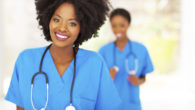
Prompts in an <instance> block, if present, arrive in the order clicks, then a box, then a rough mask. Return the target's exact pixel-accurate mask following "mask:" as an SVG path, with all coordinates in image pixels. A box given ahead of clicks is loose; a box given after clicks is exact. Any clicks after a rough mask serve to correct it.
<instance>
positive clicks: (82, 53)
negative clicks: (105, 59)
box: [78, 48, 102, 61]
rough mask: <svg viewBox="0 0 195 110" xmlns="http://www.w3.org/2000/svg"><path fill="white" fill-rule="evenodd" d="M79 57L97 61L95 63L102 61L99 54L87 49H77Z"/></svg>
mask: <svg viewBox="0 0 195 110" xmlns="http://www.w3.org/2000/svg"><path fill="white" fill-rule="evenodd" d="M78 56H79V57H83V58H87V59H90V60H97V61H102V57H101V55H100V54H99V53H97V52H95V51H92V50H87V49H81V48H80V49H79V54H78Z"/></svg>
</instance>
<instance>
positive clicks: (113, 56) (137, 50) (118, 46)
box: [99, 8, 153, 110]
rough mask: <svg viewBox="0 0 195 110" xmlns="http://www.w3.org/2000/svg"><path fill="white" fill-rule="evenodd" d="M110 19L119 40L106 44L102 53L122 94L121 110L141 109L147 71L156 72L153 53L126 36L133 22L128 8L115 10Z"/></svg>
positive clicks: (101, 50)
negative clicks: (151, 56) (154, 70)
mask: <svg viewBox="0 0 195 110" xmlns="http://www.w3.org/2000/svg"><path fill="white" fill-rule="evenodd" d="M110 22H111V26H112V31H113V33H114V34H115V36H116V40H115V41H114V42H111V43H108V44H106V45H105V46H103V47H102V48H101V49H100V51H99V52H100V54H101V55H102V56H103V58H104V59H105V61H106V64H107V66H108V68H109V69H110V76H111V77H112V79H113V81H114V83H115V86H116V88H117V89H118V92H119V95H120V97H121V100H122V106H121V108H120V110H141V104H140V99H139V86H140V85H141V84H143V83H144V82H145V80H146V74H147V73H150V72H152V71H153V66H152V62H151V59H150V56H149V54H148V51H147V49H146V47H145V46H144V45H142V44H140V43H138V42H135V41H132V40H129V38H128V36H127V30H128V28H129V27H130V25H131V16H130V14H129V13H128V11H126V10H125V9H120V8H119V9H115V10H113V11H112V12H111V15H110Z"/></svg>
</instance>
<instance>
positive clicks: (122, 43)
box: [115, 37, 129, 51]
mask: <svg viewBox="0 0 195 110" xmlns="http://www.w3.org/2000/svg"><path fill="white" fill-rule="evenodd" d="M128 41H129V39H128V37H124V38H123V39H117V40H116V41H115V45H116V46H117V47H118V48H119V50H121V51H122V50H123V49H124V48H125V46H126V44H127V43H128Z"/></svg>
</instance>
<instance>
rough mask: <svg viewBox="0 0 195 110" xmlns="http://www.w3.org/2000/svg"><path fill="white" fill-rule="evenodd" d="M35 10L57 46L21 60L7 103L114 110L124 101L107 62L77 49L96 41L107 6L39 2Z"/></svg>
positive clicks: (75, 0) (81, 0)
mask: <svg viewBox="0 0 195 110" xmlns="http://www.w3.org/2000/svg"><path fill="white" fill-rule="evenodd" d="M35 5H36V10H37V15H38V16H37V20H38V22H39V25H40V26H41V29H42V30H43V33H44V36H45V39H46V40H47V41H51V42H52V44H51V45H49V46H46V47H41V48H34V49H27V50H24V51H23V52H22V53H21V54H20V55H19V56H18V59H17V61H16V64H15V69H14V72H13V76H12V80H11V84H10V87H9V90H8V93H7V96H6V100H8V101H10V102H13V103H15V104H16V105H17V110H24V109H25V110H45V109H47V110H64V109H66V110H75V109H76V110H115V109H116V107H117V106H118V105H119V103H120V98H119V96H118V93H117V90H116V88H115V87H114V84H113V82H112V79H111V78H110V76H109V71H108V70H107V69H106V68H105V67H106V66H105V63H104V61H103V59H102V58H101V57H100V56H99V55H98V54H97V53H95V52H92V51H88V50H84V49H80V48H79V47H78V46H79V45H81V44H82V43H83V42H84V41H87V40H88V39H90V38H91V37H92V35H94V36H97V30H98V29H99V27H100V26H101V25H102V24H103V23H104V20H105V17H106V15H107V12H108V11H109V8H108V1H107V0H35ZM97 7H98V8H97ZM47 78H48V79H47ZM113 99H114V100H113Z"/></svg>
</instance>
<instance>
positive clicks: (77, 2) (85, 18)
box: [35, 0, 110, 47]
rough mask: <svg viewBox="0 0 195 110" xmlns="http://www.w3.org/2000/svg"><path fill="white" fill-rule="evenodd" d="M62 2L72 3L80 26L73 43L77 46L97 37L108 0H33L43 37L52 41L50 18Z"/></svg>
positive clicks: (107, 8)
mask: <svg viewBox="0 0 195 110" xmlns="http://www.w3.org/2000/svg"><path fill="white" fill-rule="evenodd" d="M64 2H68V3H71V4H73V5H74V8H75V13H76V16H77V20H78V22H79V23H80V26H81V31H80V33H79V36H78V38H77V40H76V41H75V42H74V45H75V46H77V47H78V46H79V45H81V44H82V43H83V42H84V41H87V40H88V39H90V38H92V37H97V36H98V32H97V31H98V30H99V29H100V26H101V25H102V24H104V21H105V20H106V16H108V12H109V6H110V3H109V1H108V0H35V6H36V10H37V20H38V22H39V25H40V27H41V30H43V34H44V36H45V39H46V40H47V41H52V39H51V36H50V32H49V23H50V19H51V17H52V16H53V14H54V12H55V10H56V9H57V8H58V7H59V6H60V5H61V4H62V3H64Z"/></svg>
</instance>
